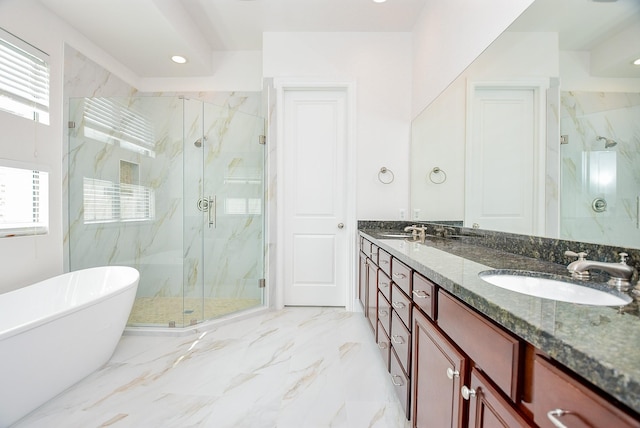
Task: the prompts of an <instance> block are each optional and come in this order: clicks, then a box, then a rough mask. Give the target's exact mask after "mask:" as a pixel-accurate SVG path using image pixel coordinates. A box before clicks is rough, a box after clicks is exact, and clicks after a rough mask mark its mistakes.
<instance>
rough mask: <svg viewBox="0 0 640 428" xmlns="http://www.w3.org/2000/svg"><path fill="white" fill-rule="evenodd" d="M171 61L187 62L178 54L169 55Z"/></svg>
mask: <svg viewBox="0 0 640 428" xmlns="http://www.w3.org/2000/svg"><path fill="white" fill-rule="evenodd" d="M171 61H173V62H175V63H176V64H184V63H185V62H187V59H186V58H185V57H183V56H180V55H174V56H172V57H171Z"/></svg>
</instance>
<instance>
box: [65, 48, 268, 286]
mask: <svg viewBox="0 0 640 428" xmlns="http://www.w3.org/2000/svg"><path fill="white" fill-rule="evenodd" d="M65 52H66V63H65V100H67V102H68V105H69V109H67V110H68V111H69V117H68V118H65V120H67V119H68V120H69V121H73V122H75V124H76V125H75V128H73V129H71V130H70V138H69V141H68V143H67V144H68V147H67V149H68V150H65V152H66V153H68V156H67V157H66V158H65V159H64V162H65V164H67V165H68V168H67V171H68V174H67V175H66V176H65V182H64V187H65V192H66V193H65V198H66V199H67V201H68V206H69V212H68V219H67V220H68V221H66V222H65V225H66V227H67V229H66V230H65V244H66V245H65V252H66V260H67V261H68V264H69V268H70V269H71V270H75V269H81V268H84V267H89V266H96V265H103V264H127V265H132V266H136V267H138V268H139V269H140V271H141V281H140V286H139V290H138V295H139V296H145V297H149V296H182V293H183V286H184V292H185V295H186V296H187V297H189V296H192V297H200V296H202V294H203V290H202V284H203V283H204V287H205V289H204V295H205V297H242V298H255V299H259V298H260V296H261V294H262V291H261V289H259V288H258V287H257V279H258V278H261V277H263V276H264V257H263V250H264V233H263V230H264V208H263V207H264V204H259V205H260V208H259V209H258V208H252V207H254V206H255V204H256V200H261V199H263V197H264V193H265V191H264V173H263V171H264V169H263V167H264V161H263V157H264V155H265V153H264V150H265V149H264V146H261V145H259V144H258V143H257V141H258V135H260V134H263V133H264V126H265V123H264V119H263V118H261V117H260V112H261V111H262V108H263V106H262V94H261V93H257V92H256V93H238V92H220V93H212V92H207V93H184V94H175V93H154V94H145V93H138V92H137V90H136V89H135V88H133V87H131V86H129V85H127V84H126V83H124V82H123V81H121V80H120V79H118V77H117V76H114V75H112V74H111V73H109V72H108V71H106V70H104V69H103V68H102V67H100V66H99V65H97V64H95V63H94V62H93V61H91V60H89V59H88V58H86V57H85V56H84V55H82V54H81V53H79V52H77V51H75V50H74V49H73V48H70V47H67V48H66V50H65ZM178 95H180V96H178ZM82 97H88V98H93V99H95V98H104V99H108V100H109V102H115V103H117V104H118V105H120V106H123V107H124V108H125V109H128V110H130V111H131V112H133V113H135V114H136V115H138V116H139V117H141V118H144V120H146V121H148V123H149V124H150V126H151V128H152V132H153V136H154V137H153V142H152V144H151V146H147V147H145V150H140V149H135V147H133V150H131V147H130V148H126V147H125V146H127V145H126V144H120V143H118V142H116V143H114V141H116V140H118V139H119V138H120V137H119V136H118V135H108V136H107V137H104V136H103V137H102V138H96V137H95V135H93V136H91V135H89V136H87V135H86V134H87V132H86V130H87V126H86V125H87V123H86V121H85V118H84V114H83V111H84V107H85V106H86V104H87V102H88V101H87V99H84V98H82ZM202 101H204V102H202ZM183 121H184V122H183ZM183 125H184V126H183ZM90 132H91V131H89V133H90ZM107 134H109V133H107ZM202 135H205V137H206V138H205V140H204V144H202V147H201V148H198V147H195V144H194V143H195V142H196V140H198V139H199V138H202ZM183 137H184V141H185V143H184V146H183ZM110 139H111V140H110ZM120 139H122V138H120ZM142 146H144V144H142ZM121 161H124V162H126V164H124V165H125V166H127V167H131V168H134V169H135V171H136V174H134V175H136V177H135V180H136V184H138V185H139V186H142V188H148V189H151V190H152V191H153V195H154V202H155V203H154V207H155V216H154V219H153V220H144V221H127V222H122V221H113V222H93V223H91V222H87V221H86V219H85V212H84V205H83V200H84V197H83V188H84V181H85V180H84V178H85V177H87V178H91V179H98V180H105V181H109V182H112V183H119V182H120V166H121ZM203 171H204V173H203ZM138 175H139V178H138ZM69 189H70V191H69ZM198 195H216V199H217V202H218V206H217V213H218V221H217V224H216V226H217V227H216V228H215V229H214V228H209V226H208V218H207V213H206V212H201V211H199V210H198V208H197V200H198V197H197V196H198ZM243 204H244V205H243ZM247 204H249V205H250V206H248V205H247ZM243 210H244V211H243ZM247 210H249V211H252V212H255V213H256V214H255V215H253V216H249V215H247ZM256 210H258V211H256ZM183 267H184V269H183Z"/></svg>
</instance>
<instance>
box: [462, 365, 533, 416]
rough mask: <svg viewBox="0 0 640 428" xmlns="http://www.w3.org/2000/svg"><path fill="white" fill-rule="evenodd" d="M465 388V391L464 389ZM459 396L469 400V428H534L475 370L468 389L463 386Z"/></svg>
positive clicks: (472, 372)
mask: <svg viewBox="0 0 640 428" xmlns="http://www.w3.org/2000/svg"><path fill="white" fill-rule="evenodd" d="M465 388H466V389H465ZM461 394H462V395H463V396H464V397H465V398H466V399H468V400H469V424H468V427H469V428H494V427H498V428H514V427H534V426H535V425H534V424H533V423H532V422H529V421H528V420H527V418H526V417H524V416H523V415H522V414H520V413H519V412H518V411H517V410H516V409H515V407H513V405H512V404H511V402H510V401H509V399H508V398H506V397H505V396H503V393H501V392H500V391H499V390H498V389H497V388H495V387H494V386H493V385H492V384H491V382H490V381H489V380H488V379H487V378H486V377H485V376H484V374H483V373H482V372H480V371H478V370H476V369H473V370H472V371H471V383H470V386H469V387H466V386H463V387H462V389H461Z"/></svg>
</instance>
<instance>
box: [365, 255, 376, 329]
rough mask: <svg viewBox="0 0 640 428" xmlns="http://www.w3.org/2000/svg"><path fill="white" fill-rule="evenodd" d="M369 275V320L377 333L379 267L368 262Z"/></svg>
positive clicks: (367, 312)
mask: <svg viewBox="0 0 640 428" xmlns="http://www.w3.org/2000/svg"><path fill="white" fill-rule="evenodd" d="M368 262H369V264H368V269H367V271H368V274H367V311H366V314H367V318H368V319H369V323H370V325H371V328H372V329H373V331H374V332H375V330H376V322H377V319H378V267H377V266H376V265H375V264H373V262H372V261H371V259H369V260H368Z"/></svg>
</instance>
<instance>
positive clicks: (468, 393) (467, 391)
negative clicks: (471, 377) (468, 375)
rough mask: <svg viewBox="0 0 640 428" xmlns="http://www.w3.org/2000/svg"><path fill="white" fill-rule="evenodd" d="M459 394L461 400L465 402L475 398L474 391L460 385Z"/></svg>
mask: <svg viewBox="0 0 640 428" xmlns="http://www.w3.org/2000/svg"><path fill="white" fill-rule="evenodd" d="M460 392H461V393H462V398H464V399H465V400H468V399H470V398H474V397H475V396H476V391H475V390H473V389H471V388H468V387H467V385H462V388H461V389H460Z"/></svg>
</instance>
